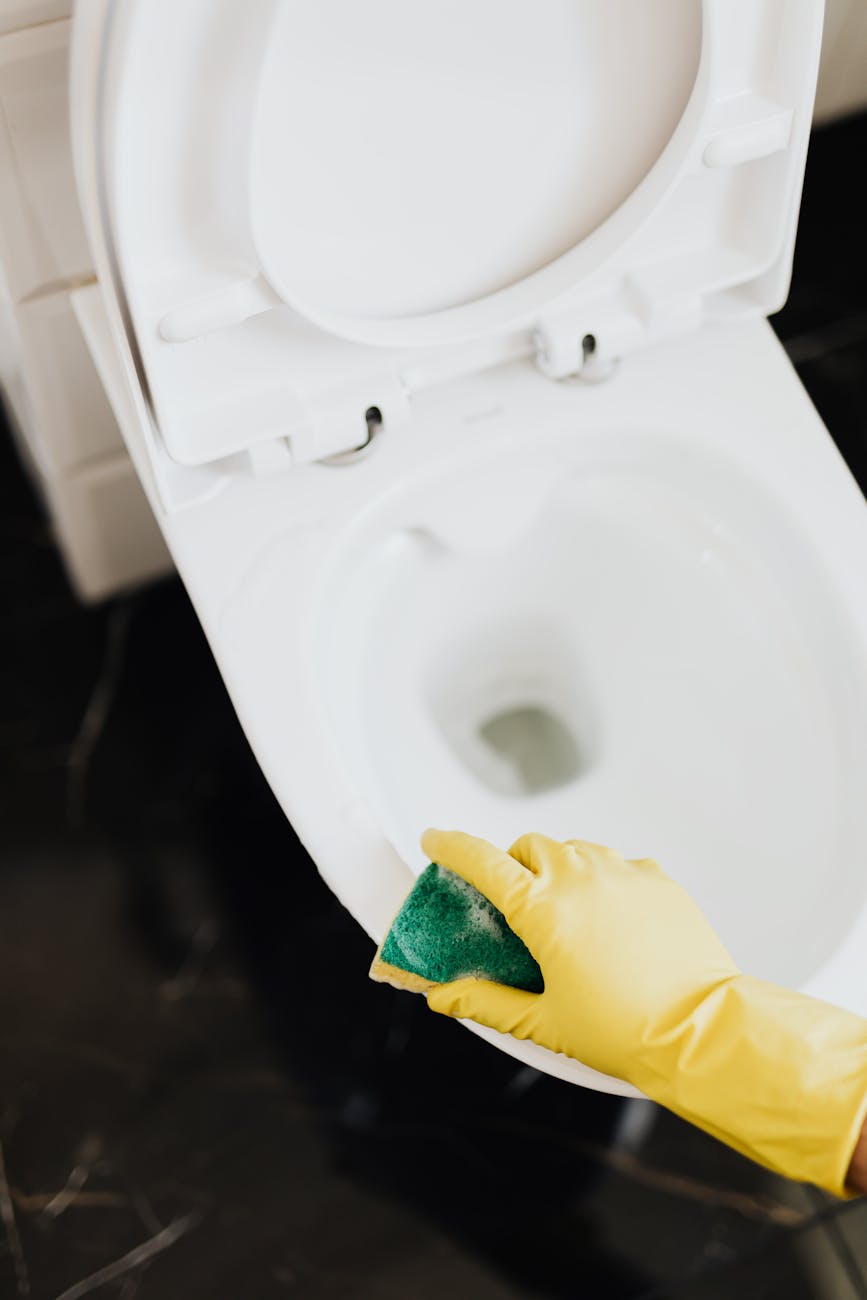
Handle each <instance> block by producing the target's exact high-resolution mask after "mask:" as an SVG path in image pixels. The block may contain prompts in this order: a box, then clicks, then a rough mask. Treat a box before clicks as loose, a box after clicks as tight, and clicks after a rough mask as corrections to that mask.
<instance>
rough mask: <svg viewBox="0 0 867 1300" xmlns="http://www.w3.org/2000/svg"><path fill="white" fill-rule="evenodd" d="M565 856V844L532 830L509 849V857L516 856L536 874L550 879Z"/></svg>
mask: <svg viewBox="0 0 867 1300" xmlns="http://www.w3.org/2000/svg"><path fill="white" fill-rule="evenodd" d="M562 856H563V845H562V844H561V843H560V841H559V840H552V839H549V837H548V836H547V835H540V834H539V833H538V832H531V833H530V834H529V835H522V836H521V837H520V838H519V839H517V840H515V843H514V844H513V845H512V847H511V848H510V849H509V857H512V858H516V859H517V861H518V862H520V863H521V864H522V866H524V867H526V868H527V870H528V871H531V872H532V873H533V875H534V876H539V877H541V878H542V879H550V877H551V876H552V875H553V874H554V872H555V870H556V868H557V864H558V862H559V860H560V859H561V858H562Z"/></svg>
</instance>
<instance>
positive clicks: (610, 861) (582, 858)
mask: <svg viewBox="0 0 867 1300" xmlns="http://www.w3.org/2000/svg"><path fill="white" fill-rule="evenodd" d="M563 844H564V847H565V848H568V849H571V850H572V854H573V860H574V862H575V863H576V865H577V866H580V867H583V868H585V869H586V870H589V871H591V872H592V871H616V870H618V869H620V870H622V869H623V867H624V866H625V865H626V863H625V859H624V858H623V855H622V854H621V853H618V852H617V850H616V849H611V848H608V846H607V845H605V844H594V843H593V842H592V840H564V841H563Z"/></svg>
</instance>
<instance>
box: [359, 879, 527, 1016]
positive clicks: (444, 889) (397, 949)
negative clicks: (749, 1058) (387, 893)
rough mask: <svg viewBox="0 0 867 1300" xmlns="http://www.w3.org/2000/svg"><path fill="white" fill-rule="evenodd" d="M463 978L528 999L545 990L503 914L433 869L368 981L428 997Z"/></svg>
mask: <svg viewBox="0 0 867 1300" xmlns="http://www.w3.org/2000/svg"><path fill="white" fill-rule="evenodd" d="M465 975H476V976H478V977H479V978H481V979H487V980H495V981H496V982H497V983H498V984H509V985H511V986H512V988H516V989H525V990H526V991H527V992H528V993H541V992H542V990H543V989H544V987H545V985H544V981H543V979H542V971H541V970H540V968H539V965H538V963H537V962H536V961H535V959H534V958H533V956H532V954H531V953H530V950H529V949H528V948H527V947H526V945H525V944H524V942H523V941H522V940H521V939H519V938H518V936H517V935H516V934H515V932H514V931H513V930H511V929H509V926H508V925H507V924H506V918H505V917H504V916H503V914H502V912H500V911H498V910H497V908H496V907H494V905H493V903H491V902H490V901H489V900H488V899H487V898H485V896H484V894H480V893H479V891H478V890H477V889H475V888H474V887H473V886H472V885H470V884H468V883H467V881H466V880H463V879H462V878H461V877H460V876H458V875H456V874H455V872H453V871H449V870H448V868H446V867H440V866H437V864H436V863H431V864H430V866H429V867H426V868H425V869H424V871H423V872H422V873H421V875H420V876H419V878H418V880H416V882H415V884H414V885H413V887H412V889H411V890H410V892H409V894H408V895H407V897H406V899H405V900H404V903H403V906H402V907H401V909H400V911H399V912H398V914H397V916H396V917H395V918H394V921H393V922H392V924H391V928H390V930H389V931H388V934H387V935H386V936H385V939H384V940H383V942H382V943H381V944H380V947H379V949H378V950H377V953H376V956H375V957H374V959H373V965H372V966H371V968H370V977H371V979H375V980H380V981H382V982H383V983H385V984H393V985H394V986H395V987H396V988H401V989H409V990H410V991H411V992H413V993H426V992H427V991H428V990H429V989H431V988H434V987H435V986H436V985H437V984H446V983H448V982H449V981H450V980H456V979H461V978H463V977H464V976H465Z"/></svg>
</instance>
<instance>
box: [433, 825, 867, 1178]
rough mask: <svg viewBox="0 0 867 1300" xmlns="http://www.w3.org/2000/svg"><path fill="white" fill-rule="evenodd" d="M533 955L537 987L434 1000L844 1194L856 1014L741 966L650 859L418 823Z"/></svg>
mask: <svg viewBox="0 0 867 1300" xmlns="http://www.w3.org/2000/svg"><path fill="white" fill-rule="evenodd" d="M422 844H423V847H424V850H425V852H426V853H427V855H428V856H429V858H430V859H431V861H433V862H437V863H439V864H440V865H441V866H444V867H448V868H450V869H451V870H452V871H455V872H457V873H458V875H460V876H463V878H464V879H465V880H468V881H469V882H470V883H471V884H473V885H475V887H476V888H477V889H479V890H480V891H481V892H482V893H483V894H485V895H486V896H487V897H488V898H489V899H490V900H491V902H492V903H493V904H494V905H495V906H496V907H498V908H499V909H500V910H501V911H502V912H503V914H504V915H505V917H506V920H507V921H508V923H509V925H510V926H511V927H512V929H513V930H514V931H515V932H516V933H517V934H519V935H520V937H521V938H522V939H523V940H524V942H525V943H526V945H527V947H528V948H529V949H530V951H531V952H532V954H533V956H534V957H535V958H536V960H537V961H538V963H539V965H540V966H541V968H542V974H543V976H544V980H545V990H544V992H543V993H539V994H533V993H524V992H522V991H520V990H518V989H512V988H506V987H505V986H504V985H501V984H493V983H490V982H488V981H485V980H477V979H462V980H456V981H455V982H454V983H452V984H443V985H440V986H439V987H438V988H435V989H433V990H432V991H431V992H430V994H429V995H428V1004H429V1005H430V1006H431V1007H432V1008H433V1010H434V1011H439V1012H443V1013H445V1014H446V1015H449V1016H457V1017H460V1018H462V1019H463V1018H469V1019H472V1020H476V1021H479V1022H480V1023H481V1024H483V1025H489V1026H490V1027H491V1028H493V1029H498V1030H500V1031H501V1032H503V1033H507V1034H513V1035H514V1036H515V1037H516V1038H531V1039H533V1041H534V1042H536V1043H540V1044H541V1045H542V1046H543V1047H548V1048H550V1049H551V1050H552V1051H554V1052H564V1053H565V1054H566V1055H567V1056H573V1057H575V1058H576V1059H577V1060H579V1061H583V1062H584V1064H585V1065H589V1066H592V1067H593V1068H594V1069H596V1070H602V1071H603V1072H604V1073H605V1074H611V1075H616V1076H617V1077H618V1078H620V1079H626V1080H628V1081H629V1082H630V1083H632V1084H634V1085H635V1086H636V1087H637V1088H639V1089H640V1090H641V1091H642V1092H643V1093H645V1094H646V1095H647V1096H648V1097H651V1098H653V1099H654V1100H655V1101H657V1102H660V1103H661V1104H662V1105H663V1106H666V1107H668V1109H669V1110H672V1111H674V1112H675V1113H676V1114H678V1115H680V1116H682V1117H683V1118H684V1119H686V1120H689V1121H690V1123H692V1124H695V1125H697V1126H698V1127H699V1128H702V1129H704V1130H705V1131H706V1132H708V1133H712V1134H713V1135H714V1136H715V1137H717V1138H720V1139H721V1140H722V1141H723V1142H726V1143H728V1145H729V1146H732V1147H734V1148H736V1149H737V1150H738V1151H740V1152H742V1153H743V1154H744V1155H747V1156H749V1157H751V1158H752V1159H753V1160H756V1161H758V1162H759V1163H760V1164H763V1165H765V1166H767V1167H768V1168H769V1169H773V1170H775V1171H776V1172H778V1173H781V1174H785V1175H787V1176H788V1177H790V1178H797V1179H802V1180H804V1181H806V1182H811V1183H816V1184H818V1185H819V1186H820V1187H824V1188H827V1189H828V1190H829V1191H831V1192H834V1193H836V1194H837V1195H841V1196H842V1195H845V1194H846V1189H845V1180H846V1173H847V1170H848V1169H849V1164H850V1161H851V1158H852V1153H853V1151H854V1149H855V1146H856V1143H857V1142H858V1138H859V1135H860V1133H861V1127H862V1124H863V1123H864V1120H865V1113H867V1021H865V1020H862V1019H861V1018H860V1017H858V1016H855V1015H852V1014H850V1013H849V1012H847V1011H841V1010H839V1009H838V1008H836V1007H833V1006H830V1005H829V1004H827V1003H825V1002H820V1001H818V1000H817V999H815V998H809V997H806V996H804V995H803V994H799V993H794V992H791V991H790V990H788V989H785V988H779V987H777V986H776V985H774V984H768V983H765V982H764V981H763V980H758V979H753V978H751V977H750V976H749V975H744V974H742V973H741V972H740V970H739V969H738V967H737V966H736V964H735V962H734V961H733V960H732V958H731V956H730V955H729V953H728V952H727V951H726V949H725V947H724V946H723V944H722V943H721V942H720V940H719V939H718V938H717V936H716V935H715V934H714V932H713V930H712V929H711V927H710V925H709V923H708V922H707V920H706V919H705V917H704V916H703V915H702V913H701V912H700V911H699V909H698V907H697V906H696V904H695V903H694V902H693V901H692V899H691V898H690V897H689V895H688V894H687V893H686V892H685V891H684V890H683V889H682V888H681V887H680V886H679V885H677V884H676V883H675V882H674V881H673V880H671V879H670V878H669V877H668V876H667V875H666V874H665V872H664V871H663V870H662V868H661V867H660V866H659V865H658V864H657V863H656V862H654V861H652V860H650V859H643V860H641V861H626V860H625V859H624V858H623V857H621V855H620V854H619V853H616V852H614V850H613V849H608V848H603V847H602V846H600V845H598V844H588V843H585V842H583V841H581V840H568V841H566V843H563V844H561V843H559V842H557V841H555V840H550V839H547V838H546V837H545V836H544V835H525V836H523V837H522V838H521V839H519V840H518V841H517V842H516V843H515V844H513V846H512V848H511V849H510V850H509V852H508V853H504V852H503V851H502V850H500V849H497V848H495V847H494V846H493V845H492V844H489V843H488V842H487V841H486V840H480V839H475V838H474V837H472V836H470V835H464V834H462V833H460V832H457V831H447V832H444V831H434V830H431V831H427V832H426V834H425V835H424V837H423V839H422Z"/></svg>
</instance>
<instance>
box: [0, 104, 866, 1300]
mask: <svg viewBox="0 0 867 1300" xmlns="http://www.w3.org/2000/svg"><path fill="white" fill-rule="evenodd" d="M865 142H867V121H860V122H854V123H851V124H848V125H846V126H842V127H837V128H834V129H832V130H830V131H825V132H824V133H823V134H822V135H821V136H819V137H817V139H816V141H815V145H814V148H813V152H812V157H811V162H810V173H809V179H808V186H807V193H806V198H805V207H804V218H803V223H802V237H801V241H800V247H799V254H798V262H797V270H796V279H795V285H794V289H793V294H792V299H791V303H790V305H789V306H788V307H787V309H786V310H785V312H784V313H782V315H781V316H780V317H779V318H778V325H779V329H780V333H781V335H782V337H783V338H784V339H785V340H786V341H787V346H788V347H789V348H790V351H791V353H792V355H793V357H794V358H795V359H796V360H797V362H798V364H799V367H800V369H801V372H802V374H803V377H804V380H805V382H806V383H807V386H808V387H809V389H810V391H811V393H812V394H813V396H814V399H815V400H816V402H817V404H818V406H819V408H820V410H821V411H822V414H823V415H824V417H825V419H826V421H827V422H828V424H829V426H830V427H831V429H832V431H833V432H834V434H835V436H836V437H837V438H838V440H839V443H840V446H841V448H842V450H843V451H844V454H845V455H846V456H847V457H848V459H849V460H850V463H851V464H852V466H853V468H854V469H855V471H856V472H857V473H858V474H859V475H861V481H862V484H863V483H865V482H867V415H865V408H867V259H865V258H864V256H863V252H862V248H861V241H862V230H863V202H862V201H860V200H859V201H853V196H852V194H851V192H850V189H849V176H850V175H851V167H850V164H849V161H848V160H849V158H851V157H852V156H857V155H858V154H859V153H860V154H861V155H862V156H863V151H864V146H865ZM3 456H4V461H3V474H2V482H0V498H2V524H0V527H2V537H3V546H2V552H0V596H2V604H0V621H2V640H0V644H2V647H3V655H2V681H0V691H2V698H0V822H2V826H3V833H2V844H0V1152H2V1165H0V1296H2V1297H6V1296H9V1297H15V1296H18V1297H24V1296H27V1295H30V1296H31V1297H32V1298H33V1300H49V1298H50V1297H58V1296H62V1297H63V1300H76V1298H77V1297H80V1296H83V1295H89V1294H91V1293H92V1292H97V1293H98V1294H99V1295H106V1296H119V1297H122V1300H133V1298H134V1297H142V1300H148V1298H150V1297H156V1300H176V1298H177V1300H181V1298H182V1297H183V1300H197V1298H199V1297H202V1298H203V1300H205V1298H206V1300H224V1298H225V1300H241V1298H242V1297H243V1298H244V1300H246V1298H247V1297H249V1298H250V1300H260V1298H262V1300H264V1298H265V1297H270V1296H274V1297H280V1296H289V1295H292V1296H299V1297H304V1298H305V1300H306V1298H307V1297H310V1300H326V1298H328V1297H334V1298H335V1300H391V1298H394V1300H398V1297H399V1298H400V1300H434V1298H436V1300H440V1297H441V1296H442V1295H443V1294H444V1293H446V1294H450V1295H452V1296H454V1297H455V1300H517V1298H518V1297H520V1298H522V1300H524V1298H526V1300H529V1298H530V1297H540V1298H542V1297H546V1298H554V1297H563V1298H564V1300H565V1298H566V1297H570V1298H571V1297H576V1296H582V1297H583V1296H586V1297H590V1298H592V1300H597V1298H598V1297H604V1298H607V1297H611V1300H620V1298H621V1297H622V1298H623V1300H626V1298H627V1297H628V1298H629V1300H669V1297H670V1298H671V1300H675V1297H677V1298H678V1300H728V1297H737V1300H759V1298H760V1297H761V1298H762V1300H859V1298H860V1300H864V1298H865V1297H867V1205H865V1204H862V1203H857V1202H856V1203H851V1204H848V1205H838V1204H834V1203H831V1202H830V1201H828V1200H827V1199H826V1198H824V1197H822V1196H821V1195H819V1194H818V1193H812V1192H809V1191H807V1190H805V1189H802V1188H798V1187H794V1186H792V1185H790V1184H786V1183H784V1182H783V1181H782V1180H779V1179H775V1178H773V1177H771V1176H770V1175H767V1174H765V1173H763V1172H762V1171H760V1170H758V1169H756V1168H754V1167H753V1166H751V1165H749V1164H748V1163H746V1162H745V1161H743V1160H742V1159H740V1158H739V1157H738V1156H736V1155H734V1154H732V1153H731V1152H729V1151H727V1150H725V1149H724V1148H722V1147H721V1146H719V1145H717V1144H716V1143H715V1142H713V1141H712V1140H710V1139H708V1138H705V1137H703V1136H702V1135H700V1134H698V1133H696V1132H694V1131H692V1130H690V1129H688V1128H687V1127H686V1126H685V1125H684V1124H682V1123H680V1122H679V1121H677V1120H675V1119H674V1118H672V1117H671V1116H669V1115H667V1114H665V1113H664V1112H661V1111H658V1110H656V1109H655V1108H653V1107H651V1106H650V1105H649V1104H648V1103H632V1104H630V1105H628V1106H623V1105H621V1104H620V1103H618V1102H616V1101H613V1100H611V1099H608V1098H605V1097H601V1096H597V1095H592V1094H588V1093H584V1092H581V1091H579V1090H577V1089H574V1088H570V1087H568V1086H566V1085H564V1084H560V1083H557V1082H555V1081H553V1080H551V1079H549V1078H547V1077H542V1076H538V1075H536V1074H534V1073H533V1072H531V1071H527V1070H524V1069H520V1068H518V1067H517V1066H516V1065H515V1063H514V1062H512V1061H510V1060H508V1059H507V1058H505V1057H504V1056H502V1055H501V1054H499V1053H497V1052H495V1051H493V1050H490V1049H488V1048H487V1047H486V1046H484V1045H483V1044H481V1043H479V1042H478V1041H476V1040H475V1039H473V1038H471V1037H470V1036H469V1035H468V1034H466V1033H465V1032H464V1031H462V1030H461V1029H460V1028H459V1027H458V1026H455V1025H452V1024H449V1023H446V1022H444V1021H442V1020H439V1019H437V1018H434V1017H433V1016H430V1015H429V1014H428V1013H427V1012H426V1009H425V1006H424V1004H423V1002H422V1000H421V999H418V998H411V997H407V996H405V995H400V994H398V993H395V992H394V991H393V990H390V989H387V988H382V987H376V986H373V985H372V984H370V983H369V982H368V980H367V978H366V969H367V964H368V960H369V957H370V945H369V943H368V941H367V940H366V938H365V937H364V936H363V935H362V934H361V933H360V931H359V930H358V927H357V926H356V925H355V924H354V923H353V922H352V921H351V920H350V919H349V917H348V916H347V915H346V914H345V913H344V912H343V910H342V909H341V908H340V906H339V905H338V904H337V903H336V901H335V900H334V898H333V897H332V896H331V895H330V894H329V892H328V891H327V889H326V888H325V886H324V885H323V884H322V883H321V881H320V880H319V877H318V876H317V874H316V872H315V870H314V868H313V866H312V864H311V863H310V861H309V860H308V858H307V857H306V855H305V854H304V852H303V850H302V849H301V848H300V846H299V845H298V843H297V841H296V840H295V839H294V837H293V835H292V832H291V830H290V828H289V827H288V826H287V825H286V823H285V821H284V819H283V818H282V816H281V814H280V813H279V811H278V809H277V808H276V806H275V804H274V801H273V799H272V797H271V795H270V792H269V791H268V789H267V787H266V786H265V783H264V781H263V779H262V777H261V775H260V774H259V771H258V769H257V767H256V765H255V763H254V762H253V760H252V758H251V756H250V754H249V752H248V750H247V747H246V743H245V741H244V738H243V735H242V733H241V731H240V729H239V727H238V724H237V722H236V720H235V718H234V715H233V713H232V710H231V708H230V706H229V704H228V703H227V700H226V697H225V694H224V692H223V688H222V684H221V682H220V679H219V677H218V675H217V673H216V670H215V669H214V666H213V664H212V661H211V658H210V655H209V652H208V649H207V647H206V645H205V643H204V640H203V638H202V635H201V633H200V631H199V629H198V625H197V623H196V621H195V618H194V616H193V615H192V613H191V610H190V608H189V605H188V603H187V601H186V598H185V596H184V594H183V592H182V591H181V589H180V588H179V586H178V585H177V584H176V583H166V584H163V585H162V586H160V587H158V588H155V589H153V590H151V591H149V592H145V593H142V594H140V595H138V596H134V597H132V598H127V599H124V600H121V601H118V602H116V603H114V604H112V605H110V606H109V607H107V608H104V609H100V610H91V611H86V610H83V609H81V608H79V607H78V606H77V605H76V604H75V602H74V601H73V600H72V598H71V597H70V595H69V593H68V590H67V588H66V585H65V582H64V579H63V576H62V573H61V571H60V568H59V565H58V562H57V558H56V556H55V554H54V552H53V550H52V547H51V544H50V541H49V539H48V536H47V534H46V530H45V527H44V524H43V522H42V520H41V517H40V514H39V511H38V508H37V506H36V505H35V503H34V501H33V499H32V497H31V495H30V493H29V491H28V490H27V487H26V485H25V483H24V480H23V478H22V476H21V474H20V472H19V471H18V470H17V468H16V465H15V463H14V458H13V456H12V453H11V450H10V449H9V448H8V446H6V447H4V451H3ZM299 922H300V924H299Z"/></svg>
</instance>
